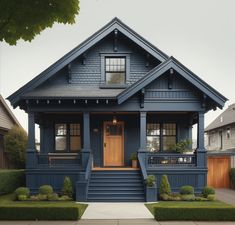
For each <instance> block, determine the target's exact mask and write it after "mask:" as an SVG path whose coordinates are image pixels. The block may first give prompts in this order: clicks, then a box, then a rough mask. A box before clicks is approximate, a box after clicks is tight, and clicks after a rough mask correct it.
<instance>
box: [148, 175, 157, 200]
mask: <svg viewBox="0 0 235 225" xmlns="http://www.w3.org/2000/svg"><path fill="white" fill-rule="evenodd" d="M146 201H147V202H156V201H157V187H156V177H155V176H154V175H148V177H147V179H146Z"/></svg>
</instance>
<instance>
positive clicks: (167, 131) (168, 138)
mask: <svg viewBox="0 0 235 225" xmlns="http://www.w3.org/2000/svg"><path fill="white" fill-rule="evenodd" d="M176 140H177V137H176V124H175V123H147V149H148V151H150V152H159V151H172V150H174V148H175V144H176Z"/></svg>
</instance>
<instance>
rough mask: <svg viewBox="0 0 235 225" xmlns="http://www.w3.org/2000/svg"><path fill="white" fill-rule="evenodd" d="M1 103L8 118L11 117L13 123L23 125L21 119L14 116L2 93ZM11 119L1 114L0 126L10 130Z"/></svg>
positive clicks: (0, 96)
mask: <svg viewBox="0 0 235 225" xmlns="http://www.w3.org/2000/svg"><path fill="white" fill-rule="evenodd" d="M0 104H1V105H2V107H3V109H4V111H5V112H6V114H7V118H9V119H11V121H12V123H13V124H15V125H17V126H20V127H21V125H20V123H19V121H18V120H17V119H16V117H15V116H14V114H13V113H12V111H11V110H10V108H9V107H8V105H7V103H6V102H5V100H4V99H3V97H2V95H0ZM9 119H6V118H5V116H4V115H3V114H1V115H0V128H1V129H5V130H9V129H10V128H11V126H12V124H11V123H10V121H9Z"/></svg>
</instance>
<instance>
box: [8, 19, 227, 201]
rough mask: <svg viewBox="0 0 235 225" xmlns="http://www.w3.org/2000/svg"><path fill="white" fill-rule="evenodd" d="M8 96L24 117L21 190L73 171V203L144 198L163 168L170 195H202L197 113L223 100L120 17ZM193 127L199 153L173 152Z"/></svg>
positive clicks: (203, 158) (59, 182)
mask: <svg viewBox="0 0 235 225" xmlns="http://www.w3.org/2000/svg"><path fill="white" fill-rule="evenodd" d="M8 99H9V100H10V102H11V104H12V105H13V106H14V107H17V106H19V107H20V108H21V109H23V110H25V112H27V113H28V120H29V123H28V124H29V127H28V133H29V145H28V150H27V172H26V177H27V186H28V187H29V188H30V189H31V191H32V192H37V191H38V188H39V186H40V185H43V184H51V185H52V186H53V187H54V189H55V191H60V190H61V186H62V183H63V179H64V177H65V176H70V177H71V179H72V181H73V183H74V188H75V192H76V200H77V201H145V184H144V182H143V181H144V180H145V179H146V177H147V175H149V174H153V175H155V176H156V177H157V188H159V182H160V178H161V176H162V175H163V174H167V175H168V178H169V181H170V183H171V187H172V190H173V191H178V190H179V188H180V187H181V186H182V185H192V186H194V187H195V191H196V192H199V191H201V189H202V188H203V187H204V186H205V185H206V179H207V166H206V151H205V148H204V114H205V113H206V112H207V111H209V110H211V109H216V107H220V108H222V107H223V106H224V103H225V101H226V100H227V99H226V98H225V97H224V96H223V95H221V94H220V93H218V92H217V91H216V90H215V89H213V88H212V87H211V86H209V85H208V84H206V83H205V82H204V81H202V80H201V79H200V78H199V77H198V76H196V75H195V74H194V73H192V72H191V71H190V70H189V69H187V68H186V67H185V66H184V65H182V64H181V63H180V62H179V61H177V60H176V59H175V58H173V57H168V56H167V55H166V54H164V53H163V52H161V51H160V50H159V49H158V48H156V47H154V46H153V45H152V44H150V43H149V42H148V41H146V40H145V39H144V38H142V37H141V36H140V35H138V34H137V33H136V32H134V31H133V30H132V29H130V28H129V27H128V26H126V25H125V24H123V23H122V22H121V21H120V20H119V19H117V18H115V19H113V20H112V21H111V22H109V23H108V24H107V25H106V26H104V27H103V28H102V29H100V30H99V31H97V32H96V33H95V34H94V35H92V36H91V37H90V38H88V39H87V40H85V41H84V42H83V43H82V44H80V45H79V46H78V47H76V48H75V49H73V50H72V51H71V52H69V53H68V54H66V55H65V56H64V57H62V58H61V59H59V60H58V61H57V62H55V63H54V64H53V65H52V66H50V67H49V68H48V69H46V70H45V71H43V72H42V73H41V74H39V75H38V76H37V77H35V78H34V79H33V80H31V81H30V82H29V83H27V84H26V85H24V86H23V87H22V88H20V89H19V90H18V91H16V92H15V93H14V94H12V95H11V96H9V97H8ZM35 123H36V124H39V125H40V152H39V153H38V152H37V151H36V149H35ZM194 124H198V141H197V143H198V144H197V149H196V151H195V152H192V153H191V154H180V153H177V152H176V151H175V144H176V143H177V142H178V141H180V140H185V139H192V125H194ZM135 152H137V153H138V162H139V168H137V169H135V168H131V160H130V156H131V153H135Z"/></svg>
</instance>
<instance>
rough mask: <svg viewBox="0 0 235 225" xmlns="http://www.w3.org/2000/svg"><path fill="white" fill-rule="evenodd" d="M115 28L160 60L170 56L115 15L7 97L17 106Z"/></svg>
mask: <svg viewBox="0 0 235 225" xmlns="http://www.w3.org/2000/svg"><path fill="white" fill-rule="evenodd" d="M115 29H117V30H118V31H119V32H121V33H122V34H124V35H125V36H127V37H128V38H129V39H131V40H132V41H133V42H134V43H136V44H137V45H139V46H140V47H141V48H143V49H144V50H145V51H147V52H148V53H149V54H151V55H152V56H153V57H155V58H157V59H158V60H159V61H160V62H163V61H165V60H166V59H167V58H168V56H167V55H166V54H165V53H163V52H162V51H160V50H159V49H158V48H156V47H155V46H153V45H152V44H150V43H149V42H148V41H147V40H145V39H144V38H143V37H141V36H140V35H139V34H137V33H136V32H135V31H133V30H132V29H131V28H130V27H128V26H127V25H125V24H124V23H123V22H122V21H121V20H120V19H118V18H116V17H115V18H114V19H113V20H111V21H110V22H109V23H108V24H107V25H105V26H104V27H103V28H101V29H100V30H98V31H97V32H96V33H94V34H93V35H92V36H90V37H89V38H88V39H86V40H85V41H84V42H82V43H81V44H80V45H78V46H77V47H76V48H74V49H73V50H71V51H70V52H69V53H67V54H66V55H65V56H63V57H62V58H61V59H59V60H58V61H57V62H55V63H54V64H52V65H51V66H50V67H49V68H47V69H46V70H44V71H43V72H42V73H40V74H39V75H38V76H36V77H35V78H34V79H32V80H31V81H30V82H28V83H27V84H25V85H24V86H23V87H21V88H20V89H18V90H17V91H16V92H14V93H13V94H12V95H10V96H9V97H8V98H7V99H8V100H9V101H10V102H11V104H12V105H13V106H14V107H16V106H17V103H18V101H19V100H20V98H21V96H22V95H24V94H25V93H26V92H28V91H31V90H33V89H35V88H36V87H38V86H39V85H41V84H42V83H44V82H45V81H46V80H48V79H49V78H51V77H52V76H53V75H55V74H56V72H58V71H59V70H61V69H62V68H64V67H65V66H66V65H68V64H69V63H70V62H72V61H73V60H74V59H76V58H77V57H78V56H80V55H82V54H83V53H84V52H85V51H87V50H88V49H89V48H91V47H92V46H94V45H95V44H96V43H98V42H99V41H100V40H102V39H103V38H105V37H106V36H107V35H109V34H110V33H111V32H113V31H114V30H115Z"/></svg>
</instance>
